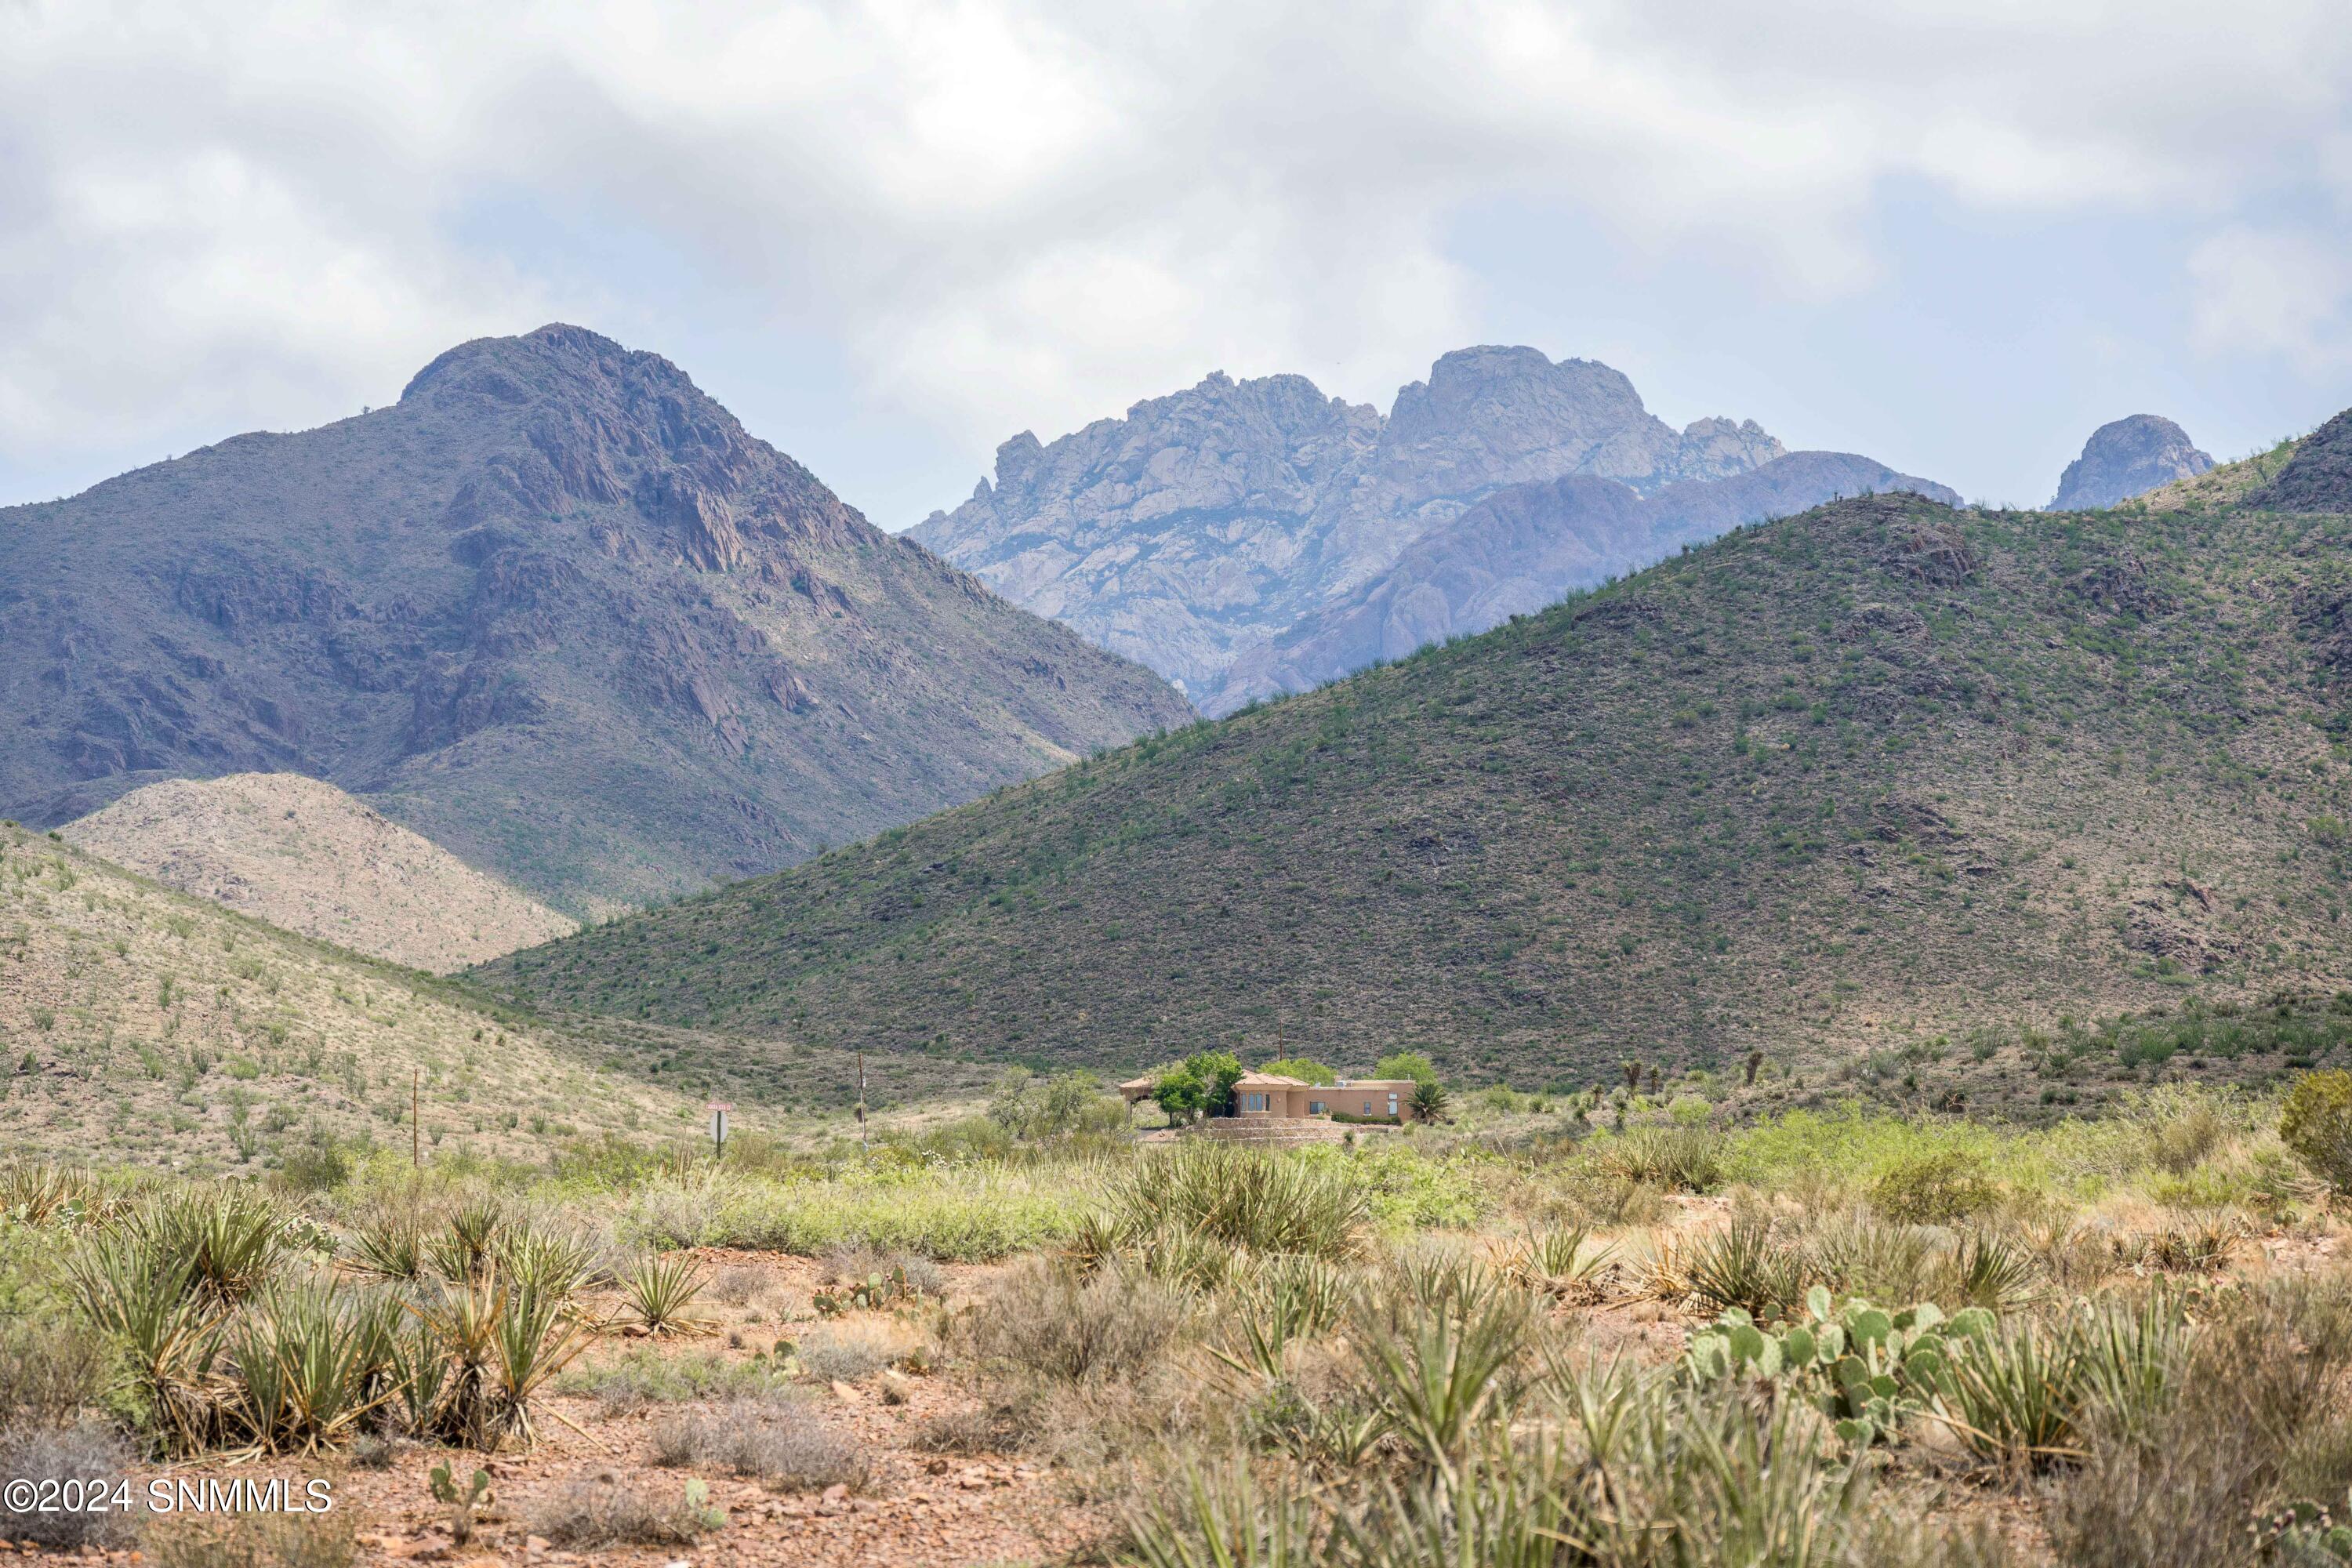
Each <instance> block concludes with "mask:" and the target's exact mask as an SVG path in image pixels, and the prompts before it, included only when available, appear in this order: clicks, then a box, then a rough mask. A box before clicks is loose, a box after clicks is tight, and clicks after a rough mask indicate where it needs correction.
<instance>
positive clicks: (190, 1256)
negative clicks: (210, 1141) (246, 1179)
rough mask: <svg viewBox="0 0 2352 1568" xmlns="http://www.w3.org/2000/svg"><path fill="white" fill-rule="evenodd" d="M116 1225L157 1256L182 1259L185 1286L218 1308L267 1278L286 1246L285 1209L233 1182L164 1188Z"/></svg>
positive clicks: (230, 1304) (229, 1304)
mask: <svg viewBox="0 0 2352 1568" xmlns="http://www.w3.org/2000/svg"><path fill="white" fill-rule="evenodd" d="M121 1228H122V1229H123V1230H125V1231H126V1232H129V1233H130V1234H131V1235H134V1236H136V1237H138V1238H139V1239H140V1242H141V1243H142V1245H143V1246H145V1247H150V1248H152V1249H153V1250H154V1252H155V1253H156V1254H157V1255H158V1256H159V1257H163V1258H181V1259H184V1260H185V1261H186V1263H187V1265H188V1270H187V1273H186V1276H185V1281H186V1288H187V1289H190V1290H192V1291H194V1292H195V1293H196V1294H198V1295H200V1296H202V1297H204V1298H205V1300H206V1301H207V1302H208V1303H209V1304H211V1305H213V1306H215V1307H218V1308H222V1309H226V1308H231V1307H234V1306H236V1304H237V1303H238V1302H239V1301H242V1300H245V1298H246V1297H247V1296H248V1295H250V1294H252V1293H253V1292H254V1291H255V1290H257V1289H259V1288H260V1287H261V1286H262V1285H263V1284H265V1283H267V1282H268V1280H269V1279H270V1278H271V1277H272V1276H273V1275H275V1274H276V1273H277V1271H278V1266H279V1265H280V1264H281V1263H282V1262H284V1260H285V1258H286V1255H287V1252H288V1250H289V1248H288V1245H287V1239H286V1215H285V1214H284V1213H283V1212H281V1211H280V1210H279V1209H278V1205H275V1204H273V1203H271V1202H270V1201H269V1200H268V1198H265V1197H262V1196H260V1195H259V1194H255V1193H250V1192H247V1191H245V1190H244V1189H241V1188H237V1187H223V1188H217V1189H215V1190H212V1191H202V1190H197V1191H190V1192H179V1193H167V1194H164V1195H163V1196H162V1197H160V1198H157V1199H155V1200H154V1201H153V1202H152V1203H150V1204H148V1205H145V1206H144V1207H142V1208H140V1209H137V1210H134V1211H132V1213H131V1215H129V1216H128V1217H127V1218H126V1219H125V1220H124V1222H123V1224H122V1226H121Z"/></svg>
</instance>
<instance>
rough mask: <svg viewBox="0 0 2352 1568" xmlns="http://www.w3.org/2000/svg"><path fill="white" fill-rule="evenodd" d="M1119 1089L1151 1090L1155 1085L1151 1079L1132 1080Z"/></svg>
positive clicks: (1121, 1085)
mask: <svg viewBox="0 0 2352 1568" xmlns="http://www.w3.org/2000/svg"><path fill="white" fill-rule="evenodd" d="M1118 1087H1119V1088H1121V1089H1150V1088H1153V1087H1154V1085H1153V1083H1152V1081H1151V1079H1149V1078H1131V1079H1128V1080H1127V1081H1126V1082H1125V1083H1123V1084H1120V1085H1119V1086H1118Z"/></svg>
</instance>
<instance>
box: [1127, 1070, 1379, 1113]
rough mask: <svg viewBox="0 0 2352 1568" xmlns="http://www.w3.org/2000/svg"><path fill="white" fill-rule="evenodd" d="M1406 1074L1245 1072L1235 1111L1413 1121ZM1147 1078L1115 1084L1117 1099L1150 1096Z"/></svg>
mask: <svg viewBox="0 0 2352 1568" xmlns="http://www.w3.org/2000/svg"><path fill="white" fill-rule="evenodd" d="M1419 1087H1420V1085H1418V1084H1416V1083H1414V1082H1413V1080H1412V1079H1409V1078H1363V1079H1346V1078H1343V1079H1340V1080H1339V1082H1337V1083H1329V1084H1313V1083H1308V1082H1307V1081H1306V1080H1305V1079H1296V1078H1284V1077H1283V1076H1282V1075H1280V1074H1279V1073H1263V1072H1245V1073H1244V1074H1242V1076H1241V1077H1240V1078H1239V1079H1235V1080H1234V1115H1235V1116H1237V1117H1242V1118H1245V1119H1250V1118H1255V1119H1259V1120H1269V1121H1283V1120H1293V1119H1297V1118H1300V1117H1329V1116H1331V1115H1332V1114H1333V1113H1335V1112H1336V1113H1338V1114H1339V1115H1341V1116H1357V1117H1369V1118H1373V1119H1377V1120H1383V1121H1385V1120H1391V1119H1393V1120H1395V1121H1412V1120H1413V1114H1412V1095H1413V1090H1414V1089H1418V1088H1419ZM1151 1088H1152V1085H1151V1080H1150V1079H1148V1078H1138V1079H1129V1080H1128V1081H1127V1082H1125V1083H1123V1084H1120V1085H1119V1086H1118V1093H1119V1098H1120V1099H1122V1100H1126V1101H1127V1102H1128V1103H1129V1105H1133V1104H1135V1103H1136V1102H1137V1101H1138V1100H1149V1099H1150V1098H1151Z"/></svg>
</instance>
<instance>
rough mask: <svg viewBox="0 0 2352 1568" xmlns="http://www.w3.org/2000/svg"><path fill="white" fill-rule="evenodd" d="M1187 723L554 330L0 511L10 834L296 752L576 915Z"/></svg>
mask: <svg viewBox="0 0 2352 1568" xmlns="http://www.w3.org/2000/svg"><path fill="white" fill-rule="evenodd" d="M1190 716H1191V710H1189V708H1188V707H1187V706H1186V705H1185V703H1184V702H1183V701H1182V700H1181V698H1179V697H1178V696H1177V695H1176V694H1175V693H1174V692H1172V691H1171V690H1170V689H1168V688H1167V687H1166V686H1165V685H1164V684H1163V683H1162V682H1160V680H1159V679H1156V678H1155V677H1153V676H1152V675H1150V672H1148V671H1146V670H1144V669H1141V668H1137V667H1135V666H1133V665H1131V664H1128V663H1126V662H1124V661H1122V660H1120V659H1118V658H1113V657H1111V656H1109V655H1107V654H1105V653H1103V652H1102V651H1101V650H1100V649H1099V648H1097V647H1093V646H1091V645H1089V644H1088V643H1087V641H1085V640H1084V639H1083V638H1081V637H1077V636H1076V635H1075V634H1074V633H1072V632H1071V631H1069V630H1068V629H1067V628H1066V627H1061V626H1055V625H1053V624H1051V623H1050V622H1047V621H1044V620H1040V619H1038V618H1037V617H1035V616H1031V615H1029V614H1028V613H1026V612H1024V611H1022V610H1020V609H1017V608H1015V607H1014V606H1013V605H1010V604H1007V603H1006V602H1004V601H1003V599H1000V598H998V597H996V596H995V595H992V594H990V593H989V592H988V591H987V590H986V589H985V588H983V587H982V585H981V584H978V583H977V582H975V581H974V580H973V579H972V578H971V577H969V576H967V575H966V574H963V573H961V572H959V571H956V570H954V569H952V568H951V567H949V566H947V565H945V564H943V563H941V562H940V561H939V559H938V558H937V557H935V556H933V555H932V554H930V553H929V552H925V551H922V550H919V549H917V548H915V547H913V546H911V545H909V544H907V543H905V542H900V541H898V540H894V539H892V538H891V537H890V536H888V535H887V534H885V533H883V532H882V531H879V530H878V529H876V528H875V527H873V526H872V525H871V524H870V523H868V522H867V521H866V520H865V519H864V518H862V517H860V516H859V515H858V514H857V513H856V511H855V510H852V509H851V508H850V507H848V506H846V505H845V504H844V503H843V502H842V501H841V500H840V499H839V498H838V497H836V496H835V495H834V494H833V493H832V492H831V491H830V490H828V489H825V487H824V485H823V484H821V483H819V482H818V480H817V479H816V478H815V476H814V475H813V474H811V473H810V472H809V471H808V470H807V469H806V468H802V467H801V466H800V465H799V464H798V463H795V462H794V461H793V459H792V458H788V457H786V456H785V455H783V454H782V453H781V452H779V451H777V450H775V449H774V448H773V447H770V446H768V445H767V444H766V443H765V442H762V441H761V440H758V439H757V438H755V437H752V436H751V434H750V433H749V432H747V431H746V430H744V428H743V427H742V426H741V425H740V424H739V423H738V422H737V421H736V420H735V418H734V416H731V415H730V414H729V413H728V412H727V410H726V409H724V408H722V407H720V406H719V405H718V404H717V403H715V402H713V401H712V400H711V399H710V398H709V397H708V396H706V395H703V393H701V392H700V391H699V390H698V388H696V386H695V385H694V384H693V383H692V382H691V381H690V380H688V377H687V376H686V374H684V373H683V372H681V371H680V370H678V368H677V366H675V365H673V364H671V363H669V362H668V361H667V360H664V359H661V358H659V357H658V356H656V355H654V354H649V353H631V352H630V351H628V350H625V349H624V348H622V347H621V346H620V345H619V344H617V343H615V342H611V341H610V340H609V339H605V338H603V337H600V336H598V335H597V334H595V333H593V332H590V331H583V330H582V329H580V328H577V327H566V326H551V327H544V328H541V330H539V331H535V332H531V333H529V334H527V335H525V336H522V337H517V338H489V339H483V340H480V341H478V342H470V343H467V344H463V345H461V346H459V347H457V348H455V349H452V350H450V351H449V352H448V353H445V354H443V355H441V356H440V357H439V358H438V359H436V360H435V361H434V362H433V363H431V364H429V365H427V366H426V367H425V369H424V370H423V371H421V372H420V373H419V374H417V375H416V377H415V379H414V380H413V381H412V382H411V383H410V384H409V385H408V387H407V390H406V391H405V392H404V394H403V395H402V396H401V400H400V402H399V403H398V404H397V405H394V406H392V407H389V408H383V409H379V410H376V411H374V412H373V413H370V414H367V415H365V416H361V417H359V418H356V419H346V420H343V421H341V422H340V423H337V424H334V425H331V426H325V427H324V428H321V429H318V430H311V431H305V432H302V433H299V434H296V435H263V434H256V435H248V436H239V437H234V438H232V439H229V440H226V441H223V442H221V443H219V444H218V445H216V446H213V447H205V448H204V449H202V450H200V451H196V452H192V453H190V454H188V455H187V456H186V457H184V458H179V459H177V460H176V461H173V462H168V463H161V464H157V465H155V466H153V467H152V468H142V469H139V470H137V471H136V472H133V473H130V474H126V475H124V476H122V477H121V478H120V479H111V480H109V481H108V482H106V483H105V484H102V485H100V486H98V487H97V488H95V489H91V490H89V491H88V492H86V493H84V494H82V495H79V496H76V497H74V498H72V499H70V500H63V501H58V502H54V503H50V504H47V505H39V506H25V507H12V508H8V509H5V510H0V727H5V732H6V733H7V734H8V736H9V737H10V739H9V742H8V744H7V745H6V746H5V747H0V816H11V817H16V818H19V819H22V820H25V821H28V822H32V823H35V824H37V825H41V826H47V825H48V824H50V823H55V822H62V821H65V820H67V819H68V818H71V817H75V816H81V815H83V814H85V813H87V812H89V811H90V810H93V809H95V808H96V807H98V806H100V805H105V804H106V803H107V802H108V801H110V800H112V799H114V798H115V797H116V796H118V795H122V794H123V793H125V792H126V791H128V790H131V789H132V788H135V787H137V786H138V785H141V784H147V783H150V782H152V781H154V780H156V779H159V778H164V777H211V776H215V775H218V774H224V773H242V772H267V773H287V772H292V773H306V774H310V775H311V776H313V777H317V778H322V779H326V780H328V781H330V782H331V783H333V784H337V785H338V786H340V787H341V788H343V789H345V790H348V791H351V792H352V793H353V794H355V795H361V796H362V797H364V798H365V799H366V800H367V801H368V802H369V804H370V805H373V806H374V807H376V808H377V809H378V810H381V811H382V812H383V813H384V815H386V816H389V817H392V818H393V819H394V820H396V821H398V822H401V823H403V824H404V825H405V826H410V827H412V828H414V829H415V830H416V831H417V832H419V833H421V834H423V835H424V836H425V837H427V838H429V839H431V840H433V841H434V842H436V843H437V844H440V845H442V846H443V847H446V848H448V849H449V850H451V851H452V852H453V853H455V854H457V855H458V856H459V857H461V858H464V859H465V860H467V861H468V862H470V863H472V864H474V865H477V866H479V867H481V868H485V869H488V870H491V871H494V872H496V873H498V874H499V875H500V876H501V877H503V878H504V879H507V880H509V881H510V882H513V883H515V884H516V885H518V886H520V887H523V888H527V889H530V890H531V891H533V892H534V893H537V894H538V895H540V896H541V897H542V898H545V899H547V900H549V901H551V902H553V903H555V904H557V905H558V906H559V907H562V908H564V909H566V910H569V911H571V912H572V913H575V914H577V913H584V912H589V911H592V910H597V909H601V908H605V907H609V906H611V905H614V904H616V903H634V902H638V901H641V900H646V899H651V898H656V897H659V896H662V895H665V894H667V893H670V892H674V891H677V890H679V889H684V888H689V887H693V886H696V885H698V884H704V883H707V882H708V880H709V879H712V878H714V877H722V878H723V877H734V876H740V875H745V874H749V873H751V872H754V871H758V870H763V869H771V868H775V867H779V866H783V865H788V864H791V863H792V862H793V861H795V860H798V859H800V858H804V857H805V856H807V855H809V854H810V853H812V852H814V850H816V849H818V848H820V847H824V846H825V845H828V844H834V843H839V842H842V841H844V840H845V839H848V838H852V837H863V836H865V835H866V834H868V833H871V832H874V831H877V830H878V829H880V828H883V827H887V826H891V825H893V824H895V823H898V822H904V821H908V820H910V819H912V818H914V817H917V816H922V815H924V814H925V813H927V812H930V811H934V810H938V809H940V808H941V807H943V806H947V805H954V804H956V803H958V802H961V801H963V800H968V799H970V798H971V797H973V796H975V795H981V794H983V793H985V792H986V791H987V790H989V789H991V788H992V787H994V786H995V785H998V784H1004V783H1008V782H1011V781H1013V780H1014V779H1018V778H1021V777H1024V776H1026V775H1028V774H1031V773H1036V772H1039V771H1041V770H1043V769H1045V768H1047V767H1050V766H1053V765H1054V764H1055V763H1059V762H1061V761H1065V760H1066V759H1068V758H1069V757H1071V756H1073V755H1076V754H1083V753H1085V752H1089V751H1091V750H1093V749H1095V748H1097V747H1098V746H1102V745H1105V744H1112V743H1117V742H1121V741H1124V740H1127V739H1129V738H1131V737H1133V736H1135V735H1137V734H1139V733H1143V732H1147V731H1152V730H1155V729H1159V728H1162V727H1164V726H1167V725H1170V724H1173V723H1179V722H1181V721H1185V720H1186V719H1188V718H1189V717H1190Z"/></svg>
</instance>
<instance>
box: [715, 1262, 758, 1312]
mask: <svg viewBox="0 0 2352 1568" xmlns="http://www.w3.org/2000/svg"><path fill="white" fill-rule="evenodd" d="M767 1283H768V1276H767V1273H766V1271H765V1270H763V1269H759V1268H752V1267H751V1266H750V1265H749V1264H743V1263H730V1264H729V1265H728V1266H727V1267H726V1268H721V1269H720V1270H719V1272H718V1273H717V1274H715V1275H713V1276H711V1279H710V1289H709V1296H710V1299H711V1300H714V1301H719V1302H722V1303H724V1304H725V1305H727V1306H730V1307H740V1306H742V1305H744V1304H745V1303H746V1302H748V1301H750V1300H751V1298H752V1297H754V1296H756V1295H758V1294H759V1293H760V1291H761V1290H762V1289H765V1288H766V1286H767Z"/></svg>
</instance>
